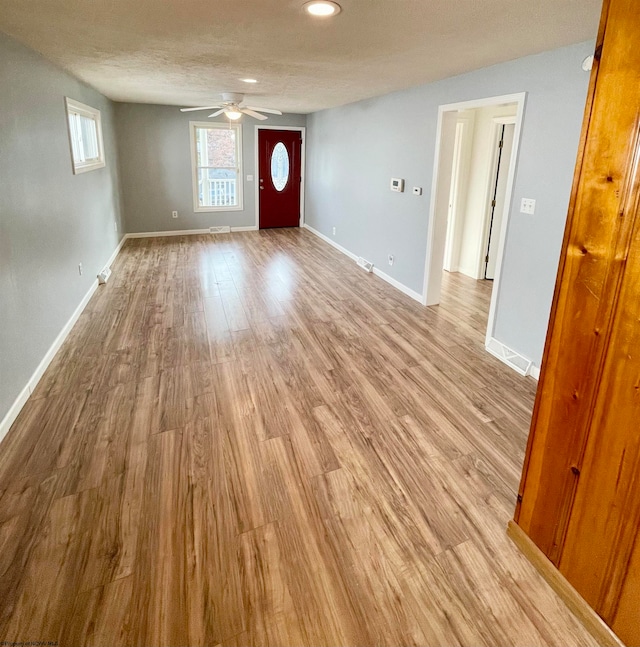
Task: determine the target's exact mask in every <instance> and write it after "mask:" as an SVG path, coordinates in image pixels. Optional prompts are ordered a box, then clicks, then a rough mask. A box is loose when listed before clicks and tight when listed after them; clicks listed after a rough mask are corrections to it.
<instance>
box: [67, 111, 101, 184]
mask: <svg viewBox="0 0 640 647" xmlns="http://www.w3.org/2000/svg"><path fill="white" fill-rule="evenodd" d="M67 119H68V123H69V139H70V141H71V154H72V157H73V169H74V172H75V173H78V172H83V171H89V170H92V169H95V168H101V167H103V166H104V156H103V151H102V139H101V134H100V111H99V110H93V109H92V108H91V107H89V106H85V105H84V104H80V103H78V102H76V101H73V100H72V99H67Z"/></svg>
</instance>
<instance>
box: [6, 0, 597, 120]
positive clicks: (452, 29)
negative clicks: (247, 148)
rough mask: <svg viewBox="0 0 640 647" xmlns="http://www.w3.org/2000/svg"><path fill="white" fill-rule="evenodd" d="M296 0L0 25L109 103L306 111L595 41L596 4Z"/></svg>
mask: <svg viewBox="0 0 640 647" xmlns="http://www.w3.org/2000/svg"><path fill="white" fill-rule="evenodd" d="M303 1H304V0H300V1H299V2H296V1H293V2H292V1H291V0H206V1H205V0H171V1H169V0H0V30H2V31H5V32H6V33H7V34H9V35H10V36H13V37H14V38H16V39H17V40H19V41H21V42H23V43H25V44H27V45H29V46H30V47H32V48H33V49H35V50H37V51H39V52H41V53H42V54H43V55H44V56H45V57H46V58H48V59H50V60H52V61H54V62H55V63H57V64H59V65H60V66H62V67H63V68H65V69H67V70H68V71H70V72H71V73H72V74H74V75H75V76H77V77H79V78H80V79H82V80H84V81H86V82H87V83H89V84H91V85H92V86H94V87H95V88H97V89H98V90H100V92H102V93H103V94H105V95H106V96H108V97H110V98H111V99H114V100H116V101H132V102H142V103H161V104H169V105H184V106H189V105H212V104H215V103H216V101H218V100H219V94H220V93H221V92H233V91H236V92H245V93H246V94H248V95H255V96H251V100H250V102H249V103H250V104H252V105H261V106H265V107H273V108H279V109H281V110H283V111H284V112H303V113H305V112H313V111H316V110H320V109H323V108H328V107H332V106H337V105H341V104H345V103H349V102H352V101H357V100H359V99H364V98H367V97H371V96H376V95H380V94H384V93H387V92H391V91H393V90H398V89H401V88H406V87H409V86H413V85H418V84H421V83H426V82H429V81H434V80H436V79H441V78H445V77H447V76H452V75H454V74H460V73H463V72H467V71H470V70H474V69H478V68H481V67H485V66H487V65H491V64H494V63H498V62H501V61H507V60H511V59H514V58H518V57H520V56H525V55H528V54H533V53H537V52H541V51H544V50H547V49H553V48H555V47H559V46H562V45H568V44H571V43H576V42H579V41H582V40H587V39H590V38H595V36H596V31H597V25H598V16H599V12H600V4H601V3H600V0H339V2H340V4H341V6H342V8H343V11H342V13H341V14H339V15H338V16H336V17H334V18H330V19H323V20H322V19H317V18H316V19H314V18H311V17H310V16H308V15H306V14H304V13H303V12H302V11H301V6H302V4H303ZM244 77H253V78H256V79H258V80H259V83H258V84H256V85H253V86H249V85H247V84H245V83H242V82H241V81H239V79H240V78H244Z"/></svg>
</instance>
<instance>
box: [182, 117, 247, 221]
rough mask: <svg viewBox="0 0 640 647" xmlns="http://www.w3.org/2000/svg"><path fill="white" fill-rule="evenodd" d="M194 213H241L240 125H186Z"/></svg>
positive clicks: (193, 123)
mask: <svg viewBox="0 0 640 647" xmlns="http://www.w3.org/2000/svg"><path fill="white" fill-rule="evenodd" d="M190 128H191V160H192V171H193V208H194V210H195V211H237V210H240V209H242V174H241V169H242V128H241V126H240V124H223V123H210V122H196V121H192V122H190Z"/></svg>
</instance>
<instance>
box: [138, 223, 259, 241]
mask: <svg viewBox="0 0 640 647" xmlns="http://www.w3.org/2000/svg"><path fill="white" fill-rule="evenodd" d="M257 229H258V228H257V227H256V226H255V225H251V226H250V227H231V231H232V232H236V231H256V230H257ZM208 233H209V229H175V230H173V231H141V232H138V233H135V234H127V235H126V238H164V237H166V236H195V235H198V234H208Z"/></svg>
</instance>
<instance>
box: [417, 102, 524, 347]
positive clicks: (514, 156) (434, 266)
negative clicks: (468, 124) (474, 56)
mask: <svg viewBox="0 0 640 647" xmlns="http://www.w3.org/2000/svg"><path fill="white" fill-rule="evenodd" d="M526 97H527V93H526V92H519V93H516V94H506V95H501V96H497V97H487V98H485V99H477V100H473V101H463V102H460V103H449V104H444V105H441V106H439V108H438V126H437V129H436V150H435V155H434V161H433V178H432V181H431V200H430V204H429V226H428V230H427V254H426V260H425V269H424V284H423V285H424V287H423V292H422V303H423V305H435V304H437V303H439V302H440V287H441V282H440V281H437V280H435V281H431V283H430V279H431V278H433V273H434V272H439V273H440V276H441V274H442V271H443V270H442V263H441V262H437V263H436V262H435V261H436V260H438V259H440V258H442V254H436V253H435V251H436V245H444V242H445V241H444V240H437V241H436V240H435V235H434V233H435V229H436V227H435V225H436V223H435V215H436V199H437V197H438V196H437V195H436V194H437V192H438V180H439V168H438V167H439V166H440V154H441V145H442V142H441V139H442V121H443V117H444V114H445V113H447V112H458V111H459V110H473V109H475V108H485V107H487V106H494V105H500V104H503V103H515V104H517V108H516V117H515V125H516V127H515V132H514V136H513V148H512V151H511V164H510V167H509V175H508V176H507V189H506V195H505V201H504V212H503V215H502V223H501V226H500V238H499V243H498V260H497V263H496V274H495V279H494V281H493V290H492V292H491V305H490V307H489V319H488V323H487V334H486V338H485V343H486V344H487V345H488V344H489V342H490V340H491V339H492V338H493V333H494V329H495V317H496V305H497V301H498V293H499V291H500V279H501V275H502V259H503V256H504V246H505V241H506V232H507V227H508V225H509V215H510V213H511V202H512V200H513V185H514V180H515V170H516V165H517V162H518V150H519V148H520V135H521V133H522V121H523V117H524V108H525V102H526Z"/></svg>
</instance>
